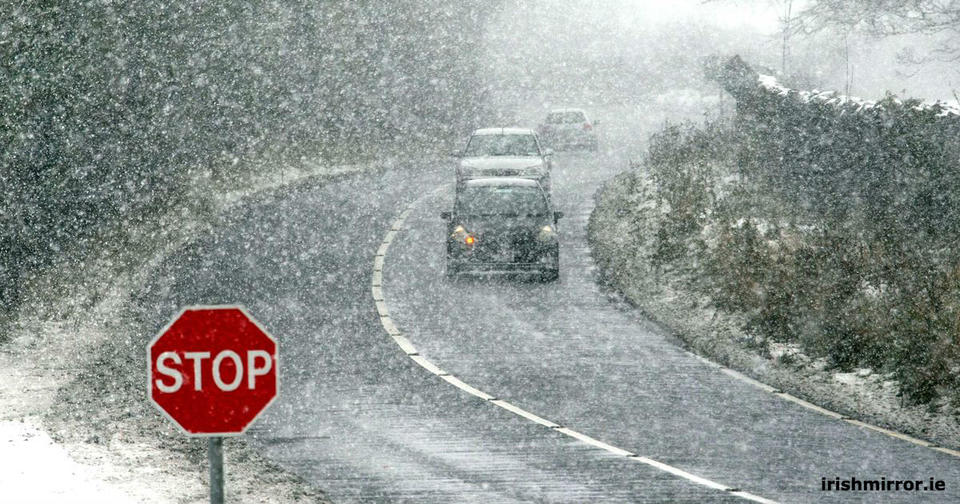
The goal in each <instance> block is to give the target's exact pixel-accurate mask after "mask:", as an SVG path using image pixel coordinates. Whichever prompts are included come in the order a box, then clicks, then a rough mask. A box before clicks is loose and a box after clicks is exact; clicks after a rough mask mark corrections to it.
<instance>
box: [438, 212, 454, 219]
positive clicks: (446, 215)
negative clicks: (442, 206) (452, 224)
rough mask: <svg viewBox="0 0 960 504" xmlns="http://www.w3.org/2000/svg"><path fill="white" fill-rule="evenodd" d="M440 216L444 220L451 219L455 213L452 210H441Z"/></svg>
mask: <svg viewBox="0 0 960 504" xmlns="http://www.w3.org/2000/svg"><path fill="white" fill-rule="evenodd" d="M440 218H441V219H443V220H450V219H451V218H453V214H452V213H451V212H440Z"/></svg>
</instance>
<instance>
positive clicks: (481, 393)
mask: <svg viewBox="0 0 960 504" xmlns="http://www.w3.org/2000/svg"><path fill="white" fill-rule="evenodd" d="M441 378H443V379H444V380H447V381H448V382H450V384H451V385H453V386H454V387H457V388H458V389H460V390H462V391H464V392H466V393H468V394H472V395H475V396H477V397H479V398H480V399H483V400H484V401H490V400H493V399H494V397H493V396H492V395H490V394H488V393H486V392H484V391H482V390H480V389H477V388H474V387H472V386H470V385H468V384H467V383H465V382H464V381H463V380H461V379H460V378H457V377H456V376H453V375H447V376H441Z"/></svg>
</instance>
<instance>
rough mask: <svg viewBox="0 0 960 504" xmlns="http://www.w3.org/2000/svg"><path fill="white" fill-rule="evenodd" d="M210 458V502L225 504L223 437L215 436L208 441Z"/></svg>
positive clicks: (208, 455)
mask: <svg viewBox="0 0 960 504" xmlns="http://www.w3.org/2000/svg"><path fill="white" fill-rule="evenodd" d="M207 458H208V459H210V504H223V438H222V437H220V436H214V437H211V438H209V441H208V442H207Z"/></svg>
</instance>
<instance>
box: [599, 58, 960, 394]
mask: <svg viewBox="0 0 960 504" xmlns="http://www.w3.org/2000/svg"><path fill="white" fill-rule="evenodd" d="M715 75H716V76H718V79H719V80H721V82H722V83H724V85H725V86H726V87H727V89H728V90H729V91H730V92H731V93H732V94H733V95H734V96H735V97H736V98H737V100H738V104H737V110H738V115H737V118H736V120H735V121H734V123H733V124H732V125H729V126H724V125H723V124H707V125H706V126H703V127H687V128H676V127H670V128H667V129H666V130H665V131H663V132H661V133H658V134H657V135H654V137H653V138H652V139H651V142H650V144H651V145H650V154H649V155H648V156H647V159H646V160H645V162H644V164H643V168H644V169H645V170H647V171H648V172H649V174H650V175H651V177H650V178H651V180H652V181H653V182H655V184H654V186H655V191H656V199H657V201H659V202H660V203H659V206H658V209H657V211H655V212H647V211H644V212H640V211H639V210H637V209H632V208H629V207H625V208H623V209H622V210H617V212H621V211H622V217H618V218H622V219H624V221H625V222H631V221H633V222H636V221H638V220H643V219H654V221H655V222H652V223H649V224H647V225H646V226H645V227H646V228H647V229H653V230H654V231H652V233H653V234H654V236H653V237H652V238H653V240H652V242H651V243H649V244H648V253H649V255H648V256H647V257H634V258H633V260H631V261H622V262H619V263H617V264H618V266H616V267H628V268H631V269H632V268H636V267H637V266H636V265H637V264H641V263H644V262H645V263H647V264H646V266H644V267H647V268H653V269H652V270H651V271H653V272H654V273H656V272H657V271H659V272H665V273H666V274H669V273H670V272H671V271H696V272H697V274H696V275H695V276H694V278H696V279H697V280H696V281H695V282H692V283H691V284H690V285H689V287H690V288H693V289H697V290H698V291H699V292H700V293H701V294H702V295H704V296H706V297H707V298H708V299H709V302H710V303H711V304H712V305H713V306H715V307H717V308H720V309H721V310H723V311H725V312H728V313H732V314H733V313H735V314H738V315H739V316H742V317H743V318H744V321H745V325H744V328H745V329H746V330H747V331H748V333H749V334H751V336H752V337H753V338H754V341H753V343H752V344H756V345H757V347H758V348H760V349H761V350H762V349H763V348H766V347H768V346H769V344H770V343H778V344H779V343H788V344H797V345H799V346H800V347H802V348H803V351H804V352H806V353H807V354H808V355H811V356H814V357H823V358H825V359H826V360H827V362H828V363H830V364H831V365H833V366H836V367H839V368H841V369H852V368H855V367H866V368H872V369H874V370H879V371H882V372H884V373H891V375H890V376H891V377H892V378H895V379H896V381H897V383H898V384H899V387H900V390H901V392H902V393H903V395H904V397H905V398H909V399H910V400H911V401H913V402H917V403H930V402H931V401H934V402H935V403H938V404H939V402H936V401H938V398H939V400H940V401H942V400H946V399H944V398H948V399H949V400H952V401H953V402H954V403H955V406H958V407H960V392H958V390H960V367H958V366H957V365H956V362H958V361H960V259H958V256H957V255H956V253H955V250H956V244H957V243H960V116H958V115H957V114H956V113H955V111H953V110H952V109H950V108H949V107H946V106H944V105H943V104H932V105H929V104H923V103H922V102H920V101H919V100H902V101H901V100H897V99H896V98H894V97H891V96H888V97H886V98H884V99H882V100H880V101H878V102H876V103H870V102H863V101H859V100H852V99H847V98H842V97H837V96H836V95H833V94H827V93H818V92H800V91H792V90H788V89H786V88H783V87H782V86H779V85H778V84H776V82H775V81H774V80H773V79H770V78H768V77H763V76H760V75H758V74H756V73H755V72H752V70H750V69H749V67H748V66H746V65H743V64H742V62H739V60H736V59H735V60H731V61H730V62H728V63H727V65H726V67H723V68H721V69H720V70H719V71H716V72H715ZM630 187H632V186H630ZM637 187H639V185H637ZM631 197H634V196H629V195H628V196H625V197H624V200H629V199H630V198H631ZM636 197H639V196H636ZM616 215H617V216H620V215H621V214H620V213H616ZM628 229H631V227H629V226H628ZM617 253H618V254H620V252H617ZM628 255H630V254H629V253H628ZM611 257H613V258H614V259H611V261H613V262H617V261H616V260H615V259H616V255H613V256H611ZM611 264H613V263H611ZM611 267H612V266H610V265H606V266H605V268H607V269H608V270H609V269H611ZM609 274H610V275H613V276H614V277H616V276H617V275H619V273H616V272H609ZM657 274H659V273H657ZM634 278H636V276H634Z"/></svg>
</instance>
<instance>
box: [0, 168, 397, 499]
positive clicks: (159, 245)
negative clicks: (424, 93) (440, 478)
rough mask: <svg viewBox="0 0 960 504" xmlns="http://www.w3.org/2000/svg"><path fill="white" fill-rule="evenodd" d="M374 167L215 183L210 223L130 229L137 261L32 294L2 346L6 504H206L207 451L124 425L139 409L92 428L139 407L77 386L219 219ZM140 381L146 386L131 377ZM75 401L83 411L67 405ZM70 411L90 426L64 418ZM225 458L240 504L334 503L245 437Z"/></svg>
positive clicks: (88, 266)
mask: <svg viewBox="0 0 960 504" xmlns="http://www.w3.org/2000/svg"><path fill="white" fill-rule="evenodd" d="M387 164H390V163H389V162H388V163H387ZM372 168H374V166H372V165H359V164H358V165H349V166H337V167H323V166H320V165H318V164H315V163H309V162H307V163H304V166H303V167H301V168H297V169H295V168H286V169H284V170H282V171H281V172H280V173H277V170H263V171H262V172H261V173H264V175H261V176H259V177H257V178H255V179H253V180H247V181H246V183H245V184H243V185H241V186H234V187H216V188H215V189H216V190H215V191H213V190H211V185H210V182H209V181H201V182H200V183H198V189H197V193H198V194H203V195H205V198H206V199H205V200H204V201H201V202H200V204H201V205H206V207H205V208H206V210H207V212H206V213H198V212H195V211H192V210H193V209H175V210H174V211H172V212H170V213H169V214H167V215H164V216H159V217H158V218H156V219H154V220H153V221H151V222H150V223H149V224H145V225H144V226H142V227H141V228H139V229H136V228H135V229H130V230H125V232H126V233H127V235H126V236H127V239H129V240H130V242H131V243H133V244H135V245H136V246H132V247H127V245H129V244H125V247H124V248H125V249H127V248H129V249H130V250H135V251H134V252H129V251H127V252H125V253H126V254H127V256H126V257H121V258H118V257H116V256H115V255H111V253H110V252H104V253H103V254H102V255H101V256H98V257H88V258H85V261H86V262H85V263H84V265H83V268H80V269H78V268H76V267H75V265H73V264H62V265H60V266H59V267H54V268H51V269H50V271H49V272H48V273H47V274H46V275H45V277H43V278H41V279H40V280H38V281H35V282H34V283H33V284H32V285H30V286H29V288H28V290H27V292H28V294H27V296H26V297H25V300H26V302H25V303H23V305H22V306H23V308H21V311H20V313H18V314H17V315H18V316H17V318H16V319H15V320H14V322H13V323H12V324H11V325H10V339H9V341H8V342H6V343H5V344H3V345H2V346H0V369H2V370H3V379H2V380H0V489H2V498H0V500H2V501H3V502H11V503H35V502H36V503H39V502H98V503H127V502H131V503H148V504H152V503H167V502H176V503H194V502H196V503H200V502H206V501H207V500H208V498H209V497H208V492H209V490H208V486H207V482H206V477H207V474H206V467H207V466H206V460H205V458H204V457H202V456H198V455H197V454H198V453H199V452H201V451H202V450H200V449H198V447H199V446H200V444H202V443H201V442H198V441H196V440H188V439H186V438H185V437H184V436H182V435H180V434H179V432H178V431H177V429H176V428H175V427H173V426H171V425H165V424H164V423H162V422H159V421H158V420H156V419H153V420H152V422H154V423H151V420H150V419H146V421H143V420H139V419H130V418H127V419H125V420H121V421H117V420H116V419H117V418H120V419H123V417H124V416H129V415H130V410H129V409H128V410H127V411H126V413H125V412H124V411H119V412H113V413H112V414H111V413H109V412H103V414H102V417H103V418H106V419H108V420H109V421H110V424H109V425H91V423H93V424H95V423H96V422H97V418H98V417H96V416H94V414H100V413H101V412H102V410H100V409H99V408H111V407H113V408H115V409H116V408H129V407H130V405H129V404H127V405H124V404H123V403H122V401H118V403H117V404H115V405H112V404H111V403H112V402H113V401H112V399H111V398H103V397H98V396H96V393H95V392H93V391H91V387H90V386H89V384H87V383H85V382H84V381H83V380H80V379H78V377H79V375H80V374H82V373H83V372H84V370H85V369H87V368H86V367H85V366H89V365H90V363H91V362H92V361H93V359H96V358H101V359H102V358H104V357H103V355H104V352H103V350H104V349H109V348H111V345H115V344H116V341H117V338H123V337H124V330H125V327H124V321H123V319H124V316H123V313H124V304H125V303H126V302H127V300H128V298H129V294H130V293H131V292H132V291H133V289H135V288H136V286H137V285H139V284H140V281H141V279H142V278H143V277H144V275H146V274H147V273H148V272H149V271H151V269H152V268H154V267H155V266H156V265H158V264H160V262H161V261H162V260H163V259H164V258H165V257H166V256H167V255H169V254H171V253H173V252H175V251H176V250H178V249H179V248H180V247H181V246H183V245H184V244H185V243H187V242H188V240H190V239H191V237H193V236H195V234H196V233H198V232H202V230H203V228H204V226H206V225H208V224H209V222H208V221H207V220H205V219H208V218H209V217H210V215H214V216H215V215H217V214H219V213H221V212H223V211H224V210H226V209H228V208H230V207H231V206H233V205H235V204H238V203H239V202H241V201H243V199H244V198H247V197H249V196H251V195H253V194H256V193H261V192H263V191H268V190H272V189H277V188H280V187H283V186H287V185H291V184H294V183H299V182H303V181H306V180H307V179H309V178H316V177H322V178H330V177H334V176H340V175H345V174H349V173H355V172H360V171H363V170H368V169H372ZM278 175H279V176H278ZM209 195H213V196H209ZM193 204H197V202H193ZM184 216H191V217H189V218H186V219H185V217H184ZM107 249H108V247H104V250H107ZM136 251H139V252H136ZM126 337H127V338H129V336H126ZM109 358H110V357H107V359H109ZM111 364H113V363H111ZM137 369H138V370H139V369H140V368H139V367H138V368H137ZM134 372H138V371H134ZM130 380H136V381H140V380H141V377H140V376H135V377H134V376H131V377H127V382H129V381H130ZM64 395H67V396H68V397H69V399H70V401H71V403H72V404H67V405H65V404H63V401H64V399H65V398H64ZM128 395H129V394H128ZM144 395H145V394H144ZM133 400H134V401H141V399H140V397H137V398H134V399H133ZM139 406H140V407H142V405H139ZM65 411H66V412H70V413H71V414H73V415H75V416H77V417H79V418H65V416H67V415H64V414H63V412H65ZM224 451H225V457H226V460H225V464H226V478H227V485H226V486H227V498H228V499H229V500H230V501H231V502H277V503H279V502H289V501H307V502H326V500H325V498H324V497H323V495H322V492H319V491H318V490H317V489H313V488H309V487H307V486H306V485H304V484H303V483H302V482H301V481H300V480H299V479H297V478H295V477H293V476H290V475H286V474H284V473H282V471H280V470H279V469H278V468H277V467H275V466H272V465H270V464H269V463H268V462H266V461H264V460H263V459H262V458H260V457H259V456H258V455H257V454H256V453H252V450H251V449H249V448H248V447H247V445H246V443H245V440H244V439H243V438H231V439H227V440H226V442H225V449H224Z"/></svg>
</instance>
